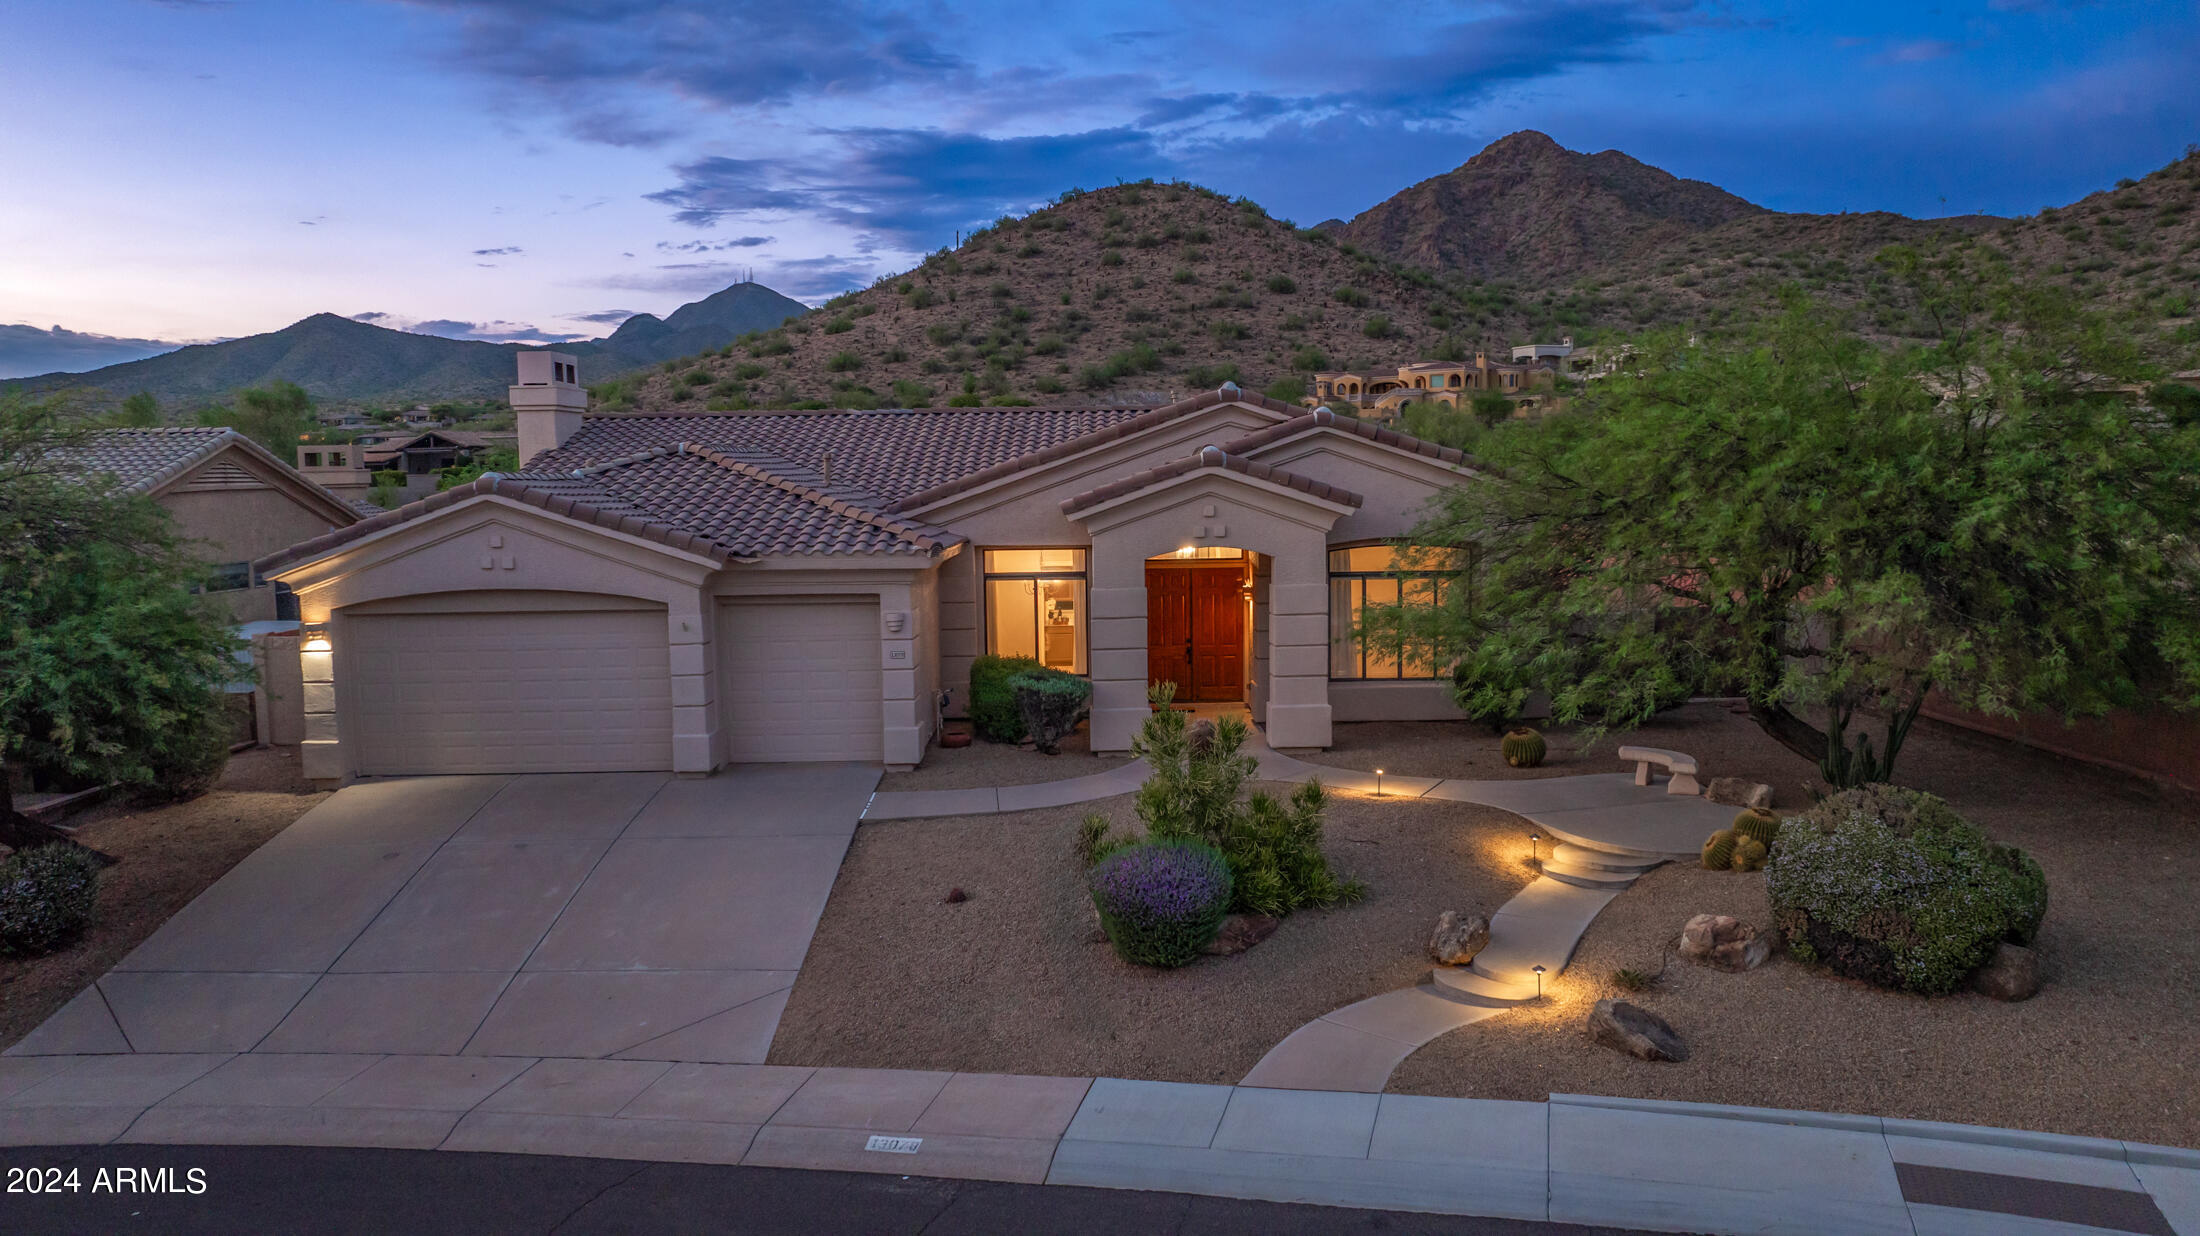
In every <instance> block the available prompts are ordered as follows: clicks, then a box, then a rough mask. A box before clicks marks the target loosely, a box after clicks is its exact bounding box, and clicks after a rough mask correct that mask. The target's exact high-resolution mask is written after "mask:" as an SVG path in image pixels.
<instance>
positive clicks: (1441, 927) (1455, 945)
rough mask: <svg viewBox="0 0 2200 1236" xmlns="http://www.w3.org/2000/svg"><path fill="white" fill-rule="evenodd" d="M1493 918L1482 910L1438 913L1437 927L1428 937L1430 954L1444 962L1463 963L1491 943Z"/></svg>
mask: <svg viewBox="0 0 2200 1236" xmlns="http://www.w3.org/2000/svg"><path fill="white" fill-rule="evenodd" d="M1489 943H1490V920H1488V919H1486V918H1484V917H1482V916H1481V915H1479V914H1465V915H1462V914H1461V913H1459V911H1457V910H1446V911H1444V912H1443V913H1442V914H1439V915H1437V916H1436V931H1435V933H1434V934H1432V935H1430V936H1429V939H1428V955H1429V956H1430V957H1433V958H1435V959H1436V960H1437V962H1439V963H1440V964H1443V965H1447V966H1463V965H1465V964H1467V963H1468V962H1470V961H1473V960H1474V955H1475V954H1476V953H1479V952H1481V951H1482V950H1483V949H1485V948H1487V947H1489Z"/></svg>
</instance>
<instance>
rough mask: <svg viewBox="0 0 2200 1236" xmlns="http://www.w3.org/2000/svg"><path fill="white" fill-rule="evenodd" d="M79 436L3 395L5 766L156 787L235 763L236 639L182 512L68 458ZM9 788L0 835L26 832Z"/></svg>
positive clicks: (0, 531) (0, 806) (51, 412)
mask: <svg viewBox="0 0 2200 1236" xmlns="http://www.w3.org/2000/svg"><path fill="white" fill-rule="evenodd" d="M79 432H81V431H76V430H69V429H65V428H63V427H61V426H60V425H59V424H58V422H57V420H56V416H55V408H54V406H53V405H52V404H48V403H36V402H31V401H29V400H26V399H24V398H22V397H20V396H0V757H6V758H8V759H20V760H22V761H23V762H25V763H26V764H28V765H30V766H31V767H32V768H34V769H37V770H39V771H40V772H42V773H46V774H49V775H53V776H58V777H66V778H71V779H77V780H82V781H89V782H121V783H124V784H129V785H138V786H150V785H153V784H155V783H156V782H159V781H161V780H163V779H164V778H168V777H169V776H170V775H171V774H174V773H176V772H177V771H178V770H179V769H192V770H196V769H200V768H203V767H204V765H205V764H206V762H207V761H208V760H209V759H210V758H211V757H210V755H209V751H210V747H211V744H213V743H215V742H217V741H218V742H219V743H220V751H219V754H221V755H226V753H227V739H226V736H225V735H224V734H223V733H222V731H221V728H220V717H219V715H218V708H219V704H220V698H219V695H218V693H219V691H220V690H221V687H222V684H223V683H225V682H227V681H229V680H231V679H232V678H234V677H236V676H237V674H238V672H239V671H240V667H239V666H238V665H237V663H236V661H235V660H234V658H233V657H232V655H231V654H232V652H233V651H234V650H235V648H236V640H235V639H234V638H233V637H232V636H231V635H230V634H229V631H228V624H227V621H226V620H225V619H224V617H223V616H222V615H221V614H220V613H219V612H218V610H216V609H215V608H214V607H213V606H211V605H210V604H209V603H208V602H207V601H206V599H205V597H203V596H202V595H199V594H197V593H195V592H194V591H193V587H194V586H195V585H197V584H200V583H201V582H203V581H204V579H205V567H204V566H203V565H202V564H200V563H199V562H197V561H195V560H194V559H193V558H192V556H191V555H190V554H189V552H188V551H187V550H186V548H185V547H184V546H183V544H182V543H181V542H180V541H179V539H178V538H177V536H176V533H175V532H174V530H173V529H172V528H171V527H170V525H169V523H168V519H167V515H166V512H164V511H162V510H161V508H160V507H159V506H158V505H156V504H155V503H153V502H152V501H151V500H150V499H148V498H145V497H142V496H139V495H136V494H131V493H126V492H123V491H121V490H119V489H118V488H116V486H115V485H114V483H113V480H112V478H110V477H106V476H104V475H101V474H98V473H90V472H83V471H80V470H77V469H75V468H72V467H71V466H69V465H68V464H66V463H64V462H62V457H61V456H59V455H57V453H56V451H57V448H60V447H65V446H67V445H69V444H70V443H71V441H72V439H73V438H74V437H75V436H76V434H77V433H79ZM217 766H218V761H217ZM4 786H5V779H4V778H0V825H11V824H12V825H20V824H21V823H22V821H20V820H19V818H16V817H14V815H13V806H12V801H11V800H10V799H9V797H8V795H7V791H6V790H5V788H4Z"/></svg>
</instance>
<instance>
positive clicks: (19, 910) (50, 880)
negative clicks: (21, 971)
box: [0, 845, 99, 957]
mask: <svg viewBox="0 0 2200 1236" xmlns="http://www.w3.org/2000/svg"><path fill="white" fill-rule="evenodd" d="M98 892H99V856H98V855H96V854H94V853H92V852H91V851H90V850H86V849H83V848H81V847H79V846H73V845H42V846H36V847H33V848H31V849H28V850H21V851H18V852H16V853H14V854H10V855H8V856H7V857H6V858H5V859H0V957H35V956H37V955H38V954H40V953H50V952H52V951H53V950H55V949H57V948H60V947H61V946H62V945H64V944H67V943H69V942H70V941H71V940H74V939H76V938H77V937H78V936H79V935H82V934H83V932H84V928H85V927H86V926H87V925H88V924H89V923H90V922H91V921H92V905H93V902H94V900H95V899H96V897H97V895H98Z"/></svg>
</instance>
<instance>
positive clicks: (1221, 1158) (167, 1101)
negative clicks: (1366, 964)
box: [0, 1053, 2200, 1236]
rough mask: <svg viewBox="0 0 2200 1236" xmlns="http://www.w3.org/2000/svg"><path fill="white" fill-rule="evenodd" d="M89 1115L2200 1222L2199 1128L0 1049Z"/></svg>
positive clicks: (10, 1086) (1748, 1214)
mask: <svg viewBox="0 0 2200 1236" xmlns="http://www.w3.org/2000/svg"><path fill="white" fill-rule="evenodd" d="M105 1143H124V1144H148V1145H294V1146H377V1147H394V1148H413V1149H423V1150H425V1149H440V1150H446V1151H487V1152H503V1153H513V1154H554V1155H573V1156H580V1157H586V1158H603V1159H630V1160H641V1161H672V1162H688V1163H714V1164H729V1165H730V1164H741V1165H747V1166H762V1167H786V1168H813V1169H827V1170H837V1171H856V1172H876V1173H886V1174H892V1175H910V1176H923V1177H942V1178H962V1179H976V1180H995V1181H1008V1182H1016V1183H1024V1184H1040V1183H1045V1184H1057V1185H1086V1186H1100V1187H1106V1188H1119V1189H1138V1190H1159V1191H1163V1192H1174V1193H1197V1194H1206V1195H1210V1196H1217V1197H1232V1198H1246V1199H1256V1200H1262V1201H1275V1202H1311V1203H1319V1204H1323V1205H1330V1206H1350V1207H1359V1208H1375V1209H1384V1210H1412V1211H1426V1212H1433V1213H1440V1214H1457V1215H1483V1216H1496V1217H1507V1218H1515V1219H1533V1220H1546V1219H1548V1220H1559V1221H1564V1222H1571V1223H1582V1224H1604V1225H1611V1226H1616V1227H1628V1228H1646V1229H1653V1230H1668V1231H1714V1232H1737V1233H1738V1232H1794V1233H1811V1234H1819V1233H1826V1234H1840V1233H1875V1234H1877V1233H1884V1234H1889V1236H1896V1234H1899V1236H1918V1234H1920V1233H1928V1232H1930V1233H1951V1234H1955V1233H1968V1232H1977V1233H2049V1232H2076V1231H2092V1232H2096V1233H2098V1232H2099V1231H2101V1230H2108V1231H2121V1232H2135V1233H2148V1234H2150V1236H2200V1151H2191V1150H2180V1149H2174V1148H2168V1147H2157V1146H2146V1145H2138V1144H2131V1143H2125V1142H2119V1141H2104V1140H2098V1139H2085V1138H2067V1137H2055V1136H2050V1135H2045V1134H2036V1133H2024V1132H2017V1131H2012V1130H2002V1129H1988V1128H1977V1127H1972V1126H1959V1125H1939V1124H1929V1123H1924V1122H1916V1121H1904V1120H1883V1119H1880V1118H1878V1117H1870V1116H1837V1115H1819V1114H1813V1113H1806V1112H1778V1111H1766V1110H1758V1109H1738V1108H1721V1107H1711V1106H1702V1105H1694V1104H1675V1103H1641V1102H1635V1101H1630V1100H1622V1099H1603V1098H1593V1097H1586V1096H1574V1095H1554V1096H1552V1098H1551V1100H1550V1101H1549V1102H1548V1103H1519V1102H1500V1101H1495V1100H1478V1099H1444V1098H1428V1097H1420V1096H1411V1095H1397V1094H1357V1093H1335V1092H1322V1091H1301V1090H1274V1089H1263V1088H1258V1087H1246V1086H1208V1085H1186V1084H1180V1083H1170V1082H1141V1081H1125V1080H1120V1079H1113V1078H1100V1079H1090V1078H1053V1077H1021V1076H1005V1075H991V1074H968V1073H944V1072H919V1071H909V1070H891V1069H887V1070H864V1069H833V1068H821V1069H811V1068H794V1067H786V1066H777V1065H712V1064H669V1063H664V1062H648V1061H634V1060H570V1059H545V1060H533V1059H524V1058H509V1057H490V1058H482V1057H454V1056H387V1057H378V1056H325V1055H319V1056H285V1055H270V1054H262V1053H253V1054H249V1055H240V1056H226V1055H214V1056H160V1055H143V1054H140V1055H129V1056H123V1055H115V1056H66V1057H54V1056H15V1057H6V1058H0V1144H6V1145H15V1146H54V1145H86V1144H105ZM2076 1225H2083V1226H2076Z"/></svg>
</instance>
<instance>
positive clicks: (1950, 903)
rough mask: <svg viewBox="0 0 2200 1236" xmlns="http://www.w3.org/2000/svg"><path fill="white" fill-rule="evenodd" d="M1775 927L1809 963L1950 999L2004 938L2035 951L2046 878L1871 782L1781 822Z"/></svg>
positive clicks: (1908, 797)
mask: <svg viewBox="0 0 2200 1236" xmlns="http://www.w3.org/2000/svg"><path fill="white" fill-rule="evenodd" d="M1765 890H1766V892H1767V894H1768V895H1769V896H1770V898H1771V901H1772V917H1773V922H1774V923H1775V924H1776V925H1777V926H1778V927H1779V928H1780V930H1781V931H1782V932H1783V933H1785V934H1786V936H1787V940H1788V949H1789V951H1791V952H1792V953H1794V954H1795V956H1796V957H1797V958H1799V959H1801V960H1803V961H1815V962H1819V963H1822V964H1824V965H1825V966H1827V967H1828V968H1830V969H1832V970H1833V971H1835V972H1836V973H1839V974H1844V975H1847V976H1848V977H1850V978H1856V979H1862V980H1864V981H1865V982H1868V983H1875V984H1877V985H1879V986H1882V987H1892V988H1897V989H1899V990H1902V991H1911V992H1918V993H1920V994H1924V995H1937V994H1941V993H1944V992H1949V991H1953V990H1955V989H1956V987H1957V986H1959V985H1960V984H1961V983H1962V982H1963V980H1964V979H1965V978H1967V977H1968V976H1969V975H1970V973H1971V972H1972V971H1973V970H1976V969H1978V967H1979V966H1981V965H1983V964H1984V963H1985V962H1986V961H1988V960H1989V959H1990V958H1992V956H1993V954H1994V948H1995V946H1996V945H1998V944H2000V943H2001V942H2002V941H2004V940H2008V941H2013V942H2015V943H2018V944H2027V943H2030V942H2031V940H2032V938H2033V936H2034V934H2035V933H2037V932H2038V931H2039V925H2040V919H2041V918H2042V917H2044V916H2045V915H2046V913H2047V877H2046V875H2045V874H2044V873H2043V872H2042V871H2041V870H2040V866H2039V864H2038V863H2037V862H2034V861H2033V860H2032V858H2031V857H2030V856H2029V855H2027V854H2025V853H2024V852H2023V851H2022V850H2018V849H2014V848H2012V847H2010V846H2004V845H2000V844H1997V843H1996V842H1994V840H1993V839H1992V838H1990V837H1988V836H1987V835H1986V834H1985V832H1983V831H1982V830H1980V829H1979V828H1978V826H1977V825H1975V824H1972V823H1970V822H1969V821H1967V820H1965V819H1964V818H1963V817H1962V816H1959V815H1957V814H1956V812H1955V810H1954V809H1953V808H1951V807H1950V806H1949V805H1948V804H1947V803H1946V802H1944V801H1942V800H1941V799H1938V798H1935V797H1934V796H1932V795H1930V794H1925V793H1920V792H1918V791H1916V790H1906V789H1902V788H1899V787H1896V786H1891V785H1866V786H1860V787H1858V788H1856V789H1853V790H1845V791H1843V792H1841V793H1839V794H1835V795H1832V796H1831V797H1828V798H1827V799H1825V800H1824V801H1822V802H1820V803H1819V804H1817V805H1816V806H1814V807H1812V808H1811V809H1810V810H1808V811H1806V812H1803V813H1802V814H1801V815H1798V816H1794V817H1792V818H1790V819H1788V820H1787V821H1786V822H1785V823H1783V824H1782V825H1781V826H1780V832H1779V835H1778V844H1776V845H1775V846H1774V847H1773V853H1772V858H1771V860H1770V862H1768V863H1767V864H1766V866H1765Z"/></svg>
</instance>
